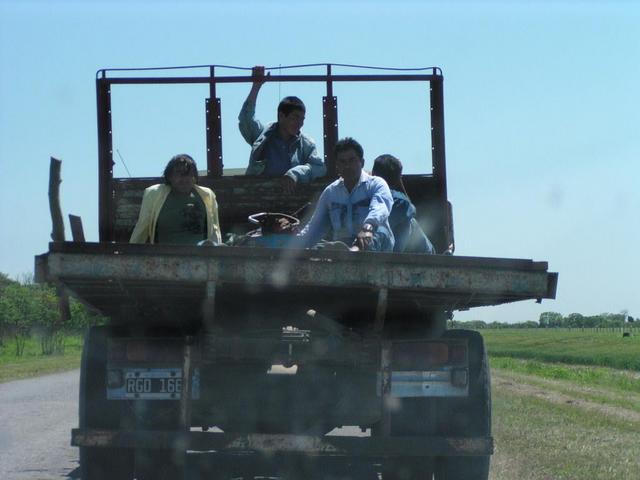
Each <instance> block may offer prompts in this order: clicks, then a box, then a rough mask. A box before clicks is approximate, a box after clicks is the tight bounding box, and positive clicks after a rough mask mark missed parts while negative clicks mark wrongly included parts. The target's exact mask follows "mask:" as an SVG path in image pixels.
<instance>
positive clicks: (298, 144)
mask: <svg viewBox="0 0 640 480" xmlns="http://www.w3.org/2000/svg"><path fill="white" fill-rule="evenodd" d="M252 75H253V79H254V80H253V85H252V86H251V90H250V91H249V95H248V96H247V99H246V100H245V102H244V104H243V105H242V109H241V110H240V115H239V116H238V127H239V129H240V133H241V134H242V136H243V138H244V139H245V140H246V141H247V143H248V144H249V145H251V155H250V156H249V166H248V167H247V171H246V175H261V176H265V177H281V178H282V179H283V180H282V183H283V188H284V190H285V192H287V193H293V191H294V190H295V186H296V184H297V183H307V182H310V181H311V180H313V179H314V178H317V177H322V176H324V175H325V173H326V171H327V169H326V167H325V165H324V161H323V160H322V158H320V156H319V155H318V152H317V150H316V144H315V142H314V141H313V139H311V138H310V137H308V136H306V135H305V134H304V133H302V132H301V131H300V129H301V128H302V126H303V125H304V116H305V111H306V108H305V106H304V103H302V100H300V99H299V98H298V97H285V98H283V99H282V101H281V102H280V104H279V105H278V121H277V122H275V123H270V124H268V125H267V126H266V127H265V126H263V125H262V123H261V122H260V120H257V119H256V118H255V111H256V101H257V99H258V93H259V92H260V88H261V87H262V85H263V84H264V82H265V74H264V67H253V70H252Z"/></svg>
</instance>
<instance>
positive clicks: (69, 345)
mask: <svg viewBox="0 0 640 480" xmlns="http://www.w3.org/2000/svg"><path fill="white" fill-rule="evenodd" d="M82 341H83V340H82V336H81V335H69V336H67V337H65V342H64V344H65V349H64V354H53V355H42V353H41V349H40V341H39V340H38V339H37V338H29V339H28V340H27V342H26V344H25V349H24V353H23V354H22V356H20V357H17V356H16V355H15V344H14V343H13V341H12V340H5V341H4V343H3V344H2V345H0V383H3V382H8V381H11V380H18V379H21V378H31V377H37V376H40V375H46V374H49V373H56V372H63V371H66V370H73V369H75V368H80V357H81V355H82Z"/></svg>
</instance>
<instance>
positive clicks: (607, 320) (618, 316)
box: [449, 311, 640, 329]
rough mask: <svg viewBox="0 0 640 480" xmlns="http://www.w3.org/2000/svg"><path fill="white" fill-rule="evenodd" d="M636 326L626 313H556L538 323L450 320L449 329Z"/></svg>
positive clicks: (639, 324) (543, 317) (543, 314)
mask: <svg viewBox="0 0 640 480" xmlns="http://www.w3.org/2000/svg"><path fill="white" fill-rule="evenodd" d="M635 325H638V327H640V321H639V322H637V323H636V322H635V318H633V317H632V316H630V315H629V314H628V312H626V311H622V312H620V313H601V314H599V315H582V314H580V313H570V314H569V315H566V316H563V315H562V314H561V313H558V312H543V313H541V314H540V318H539V319H538V321H537V322H536V321H533V320H529V321H527V322H520V323H506V322H484V321H482V320H472V321H467V322H460V321H457V320H451V321H450V322H449V326H450V328H471V329H482V328H621V327H632V326H635Z"/></svg>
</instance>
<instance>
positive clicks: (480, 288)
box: [36, 242, 558, 315]
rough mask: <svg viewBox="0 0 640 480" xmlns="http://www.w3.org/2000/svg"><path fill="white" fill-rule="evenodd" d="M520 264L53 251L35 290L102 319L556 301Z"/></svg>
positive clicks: (258, 251)
mask: <svg viewBox="0 0 640 480" xmlns="http://www.w3.org/2000/svg"><path fill="white" fill-rule="evenodd" d="M547 268H548V266H547V263H546V262H534V261H531V260H523V259H504V258H482V257H462V256H446V255H433V256H430V255H412V254H393V253H369V252H363V253H351V252H337V251H312V250H291V249H267V248H247V247H195V246H194V247H191V246H166V245H164V246H160V245H131V244H124V243H123V244H119V243H73V242H60V243H51V244H50V246H49V252H48V253H45V254H43V255H40V256H38V257H36V280H37V281H48V282H59V283H61V284H63V285H64V286H65V287H66V288H68V289H69V290H70V291H71V292H72V293H73V294H74V295H75V296H77V297H78V298H79V299H80V300H82V301H83V302H85V303H87V304H89V305H91V306H93V307H95V308H96V309H98V310H100V311H102V312H103V313H105V314H107V315H108V314H110V313H113V312H115V311H116V309H117V308H120V307H121V306H122V305H123V304H127V303H136V304H138V305H139V304H141V303H142V304H144V303H145V302H157V301H158V300H159V299H163V300H165V301H166V300H167V299H174V300H175V299H182V300H183V301H189V300H191V301H194V302H195V301H200V300H201V299H202V298H204V297H205V295H206V289H207V286H208V285H214V286H215V288H216V289H217V291H218V292H224V291H225V289H230V291H236V292H237V291H238V290H239V289H247V291H256V290H259V289H261V288H269V289H273V290H275V291H283V292H286V293H287V294H292V295H295V294H296V291H297V290H299V291H304V290H306V291H309V290H310V289H313V291H314V292H317V293H318V294H323V293H326V294H331V293H332V292H333V293H335V292H336V289H340V290H345V289H349V295H351V294H352V293H356V292H358V291H363V292H364V291H369V292H371V291H380V290H385V291H386V292H387V293H386V294H387V295H388V297H389V299H393V298H402V299H404V298H408V299H411V300H413V301H416V302H420V303H422V304H425V305H439V306H443V307H445V308H447V309H450V310H464V309H468V308H472V307H477V306H485V305H498V304H502V303H507V302H513V301H518V300H526V299H535V300H541V299H543V298H555V294H556V284H557V276H558V274H557V273H554V272H548V271H547Z"/></svg>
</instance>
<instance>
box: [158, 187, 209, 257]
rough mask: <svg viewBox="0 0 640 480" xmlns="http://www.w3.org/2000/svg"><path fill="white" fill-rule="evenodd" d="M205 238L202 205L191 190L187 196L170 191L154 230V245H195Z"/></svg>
mask: <svg viewBox="0 0 640 480" xmlns="http://www.w3.org/2000/svg"><path fill="white" fill-rule="evenodd" d="M205 238H207V219H206V212H205V207H204V203H203V202H202V199H201V198H200V196H199V195H198V194H197V193H196V192H195V191H194V190H192V191H191V192H190V193H188V194H184V193H177V192H174V191H171V192H170V193H169V195H168V196H167V199H166V200H165V202H164V204H163V205H162V209H161V210H160V215H159V216H158V226H157V228H156V243H174V244H175V243H178V244H183V245H185V244H186V245H195V244H196V243H198V242H199V241H200V240H204V239H205Z"/></svg>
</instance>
